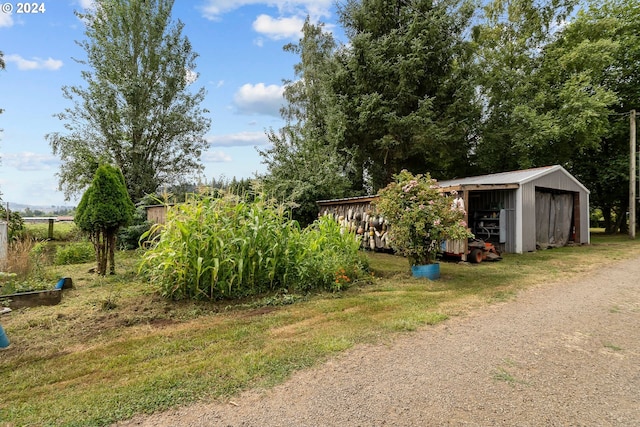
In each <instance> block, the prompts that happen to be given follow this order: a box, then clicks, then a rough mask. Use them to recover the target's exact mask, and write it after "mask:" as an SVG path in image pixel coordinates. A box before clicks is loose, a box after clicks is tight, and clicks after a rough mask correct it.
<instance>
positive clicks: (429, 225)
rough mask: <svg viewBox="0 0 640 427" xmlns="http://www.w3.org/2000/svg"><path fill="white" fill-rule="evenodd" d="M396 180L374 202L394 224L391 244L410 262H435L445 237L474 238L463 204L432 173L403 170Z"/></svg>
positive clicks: (420, 263) (414, 263)
mask: <svg viewBox="0 0 640 427" xmlns="http://www.w3.org/2000/svg"><path fill="white" fill-rule="evenodd" d="M394 179H395V182H392V183H391V184H389V185H388V186H387V187H386V188H384V189H382V190H380V192H379V196H380V197H379V199H378V200H377V201H376V202H375V205H376V207H377V209H378V211H379V212H380V213H381V214H382V215H383V216H384V217H385V218H387V219H388V220H389V224H390V225H391V227H390V238H391V240H390V244H391V247H392V248H393V249H395V250H396V251H398V252H399V253H401V254H403V255H404V256H406V257H407V258H408V259H409V263H410V264H411V265H424V264H431V263H433V262H434V261H435V259H436V254H437V253H438V251H439V250H440V243H441V242H442V241H443V240H447V239H452V240H462V239H467V238H469V237H473V234H471V232H470V231H469V229H468V228H467V223H466V222H465V221H464V214H465V212H464V208H463V206H462V204H461V203H460V202H459V201H457V200H456V199H455V197H454V195H446V194H444V193H442V192H440V190H439V187H438V183H437V181H436V180H434V179H432V178H431V176H430V175H429V174H426V175H415V176H414V175H412V174H411V173H409V172H408V171H406V170H403V171H402V172H400V173H399V174H397V175H394Z"/></svg>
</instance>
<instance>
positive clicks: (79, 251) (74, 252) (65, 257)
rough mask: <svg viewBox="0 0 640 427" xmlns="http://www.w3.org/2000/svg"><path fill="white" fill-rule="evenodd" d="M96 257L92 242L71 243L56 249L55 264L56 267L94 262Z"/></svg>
mask: <svg viewBox="0 0 640 427" xmlns="http://www.w3.org/2000/svg"><path fill="white" fill-rule="evenodd" d="M95 256H96V253H95V251H94V248H93V245H92V244H91V242H87V241H85V242H70V243H67V244H66V245H64V246H59V247H58V248H57V249H56V253H55V261H54V262H55V264H56V265H69V264H82V263H85V262H89V261H92V260H94V259H95Z"/></svg>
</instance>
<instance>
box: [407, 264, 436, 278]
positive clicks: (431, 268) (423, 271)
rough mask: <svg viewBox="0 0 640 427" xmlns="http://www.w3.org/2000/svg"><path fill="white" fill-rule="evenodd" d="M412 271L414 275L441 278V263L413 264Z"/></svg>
mask: <svg viewBox="0 0 640 427" xmlns="http://www.w3.org/2000/svg"><path fill="white" fill-rule="evenodd" d="M411 273H412V274H413V277H425V278H427V279H429V280H438V279H439V278H440V264H437V263H436V264H426V265H412V266H411Z"/></svg>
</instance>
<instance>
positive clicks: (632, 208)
mask: <svg viewBox="0 0 640 427" xmlns="http://www.w3.org/2000/svg"><path fill="white" fill-rule="evenodd" d="M629 124H630V129H629V134H630V137H629V145H630V150H629V151H630V159H629V160H630V162H629V237H630V238H632V239H635V238H636V110H631V113H630V114H629Z"/></svg>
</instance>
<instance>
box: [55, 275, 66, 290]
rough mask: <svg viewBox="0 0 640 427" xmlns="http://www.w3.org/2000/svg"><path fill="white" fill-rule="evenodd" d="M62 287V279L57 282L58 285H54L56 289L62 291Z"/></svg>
mask: <svg viewBox="0 0 640 427" xmlns="http://www.w3.org/2000/svg"><path fill="white" fill-rule="evenodd" d="M63 286H64V277H63V278H62V279H60V280H58V283H56V289H62V287H63Z"/></svg>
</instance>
